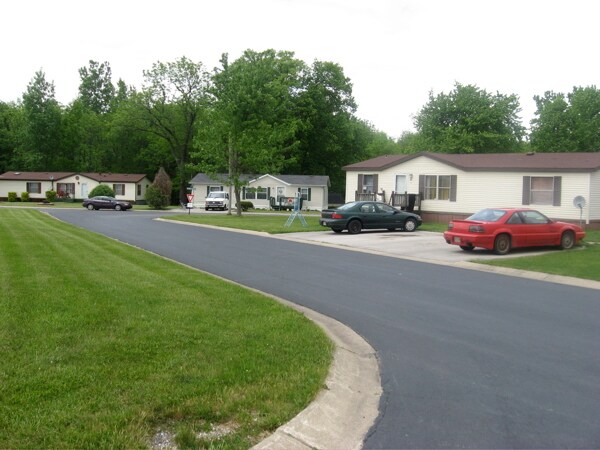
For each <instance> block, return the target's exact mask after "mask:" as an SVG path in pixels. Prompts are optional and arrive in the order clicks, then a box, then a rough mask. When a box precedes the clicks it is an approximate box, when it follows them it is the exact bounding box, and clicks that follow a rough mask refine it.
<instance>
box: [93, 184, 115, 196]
mask: <svg viewBox="0 0 600 450" xmlns="http://www.w3.org/2000/svg"><path fill="white" fill-rule="evenodd" d="M88 195H89V197H90V198H92V197H97V196H99V195H104V196H107V197H114V196H115V191H113V190H112V188H111V187H110V186H109V185H108V184H99V185H98V186H96V187H95V188H94V189H92V190H91V191H90V193H89V194H88Z"/></svg>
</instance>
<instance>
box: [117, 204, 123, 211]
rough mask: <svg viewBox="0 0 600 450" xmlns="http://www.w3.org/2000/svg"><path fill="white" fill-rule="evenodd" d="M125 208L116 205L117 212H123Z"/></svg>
mask: <svg viewBox="0 0 600 450" xmlns="http://www.w3.org/2000/svg"><path fill="white" fill-rule="evenodd" d="M122 209H123V207H122V206H121V205H115V211H121V210H122Z"/></svg>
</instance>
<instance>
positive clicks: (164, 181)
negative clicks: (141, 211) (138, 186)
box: [146, 167, 173, 209]
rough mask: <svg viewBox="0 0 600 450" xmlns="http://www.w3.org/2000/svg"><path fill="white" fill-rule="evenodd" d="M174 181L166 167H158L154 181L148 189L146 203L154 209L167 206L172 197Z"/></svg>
mask: <svg viewBox="0 0 600 450" xmlns="http://www.w3.org/2000/svg"><path fill="white" fill-rule="evenodd" d="M172 187H173V183H171V178H170V177H169V175H168V174H167V172H166V171H165V169H164V168H162V167H161V168H160V169H158V172H157V173H156V176H155V177H154V182H153V183H152V185H151V186H150V187H149V188H148V189H146V203H148V206H150V208H152V209H163V208H166V207H167V206H168V205H169V203H170V199H171V189H172Z"/></svg>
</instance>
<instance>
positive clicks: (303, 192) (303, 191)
mask: <svg viewBox="0 0 600 450" xmlns="http://www.w3.org/2000/svg"><path fill="white" fill-rule="evenodd" d="M298 195H299V196H300V197H302V198H303V199H304V200H305V201H307V202H309V201H310V188H308V187H300V188H298Z"/></svg>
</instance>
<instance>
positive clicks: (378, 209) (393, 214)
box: [319, 202, 423, 234]
mask: <svg viewBox="0 0 600 450" xmlns="http://www.w3.org/2000/svg"><path fill="white" fill-rule="evenodd" d="M319 222H320V224H321V225H323V226H324V227H329V228H331V229H332V230H333V231H334V232H336V233H341V232H342V231H344V230H348V233H350V234H357V233H360V232H361V230H363V229H365V230H366V229H377V228H382V229H387V230H390V231H393V230H396V229H400V230H403V231H415V230H416V229H417V228H418V227H419V226H420V225H421V223H423V221H422V220H421V217H420V216H419V215H417V214H413V213H411V212H407V211H400V210H398V209H396V208H393V207H392V206H390V205H387V204H385V203H381V202H350V203H346V204H345V205H342V206H340V207H339V208H336V209H324V210H323V211H322V212H321V219H320V221H319Z"/></svg>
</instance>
